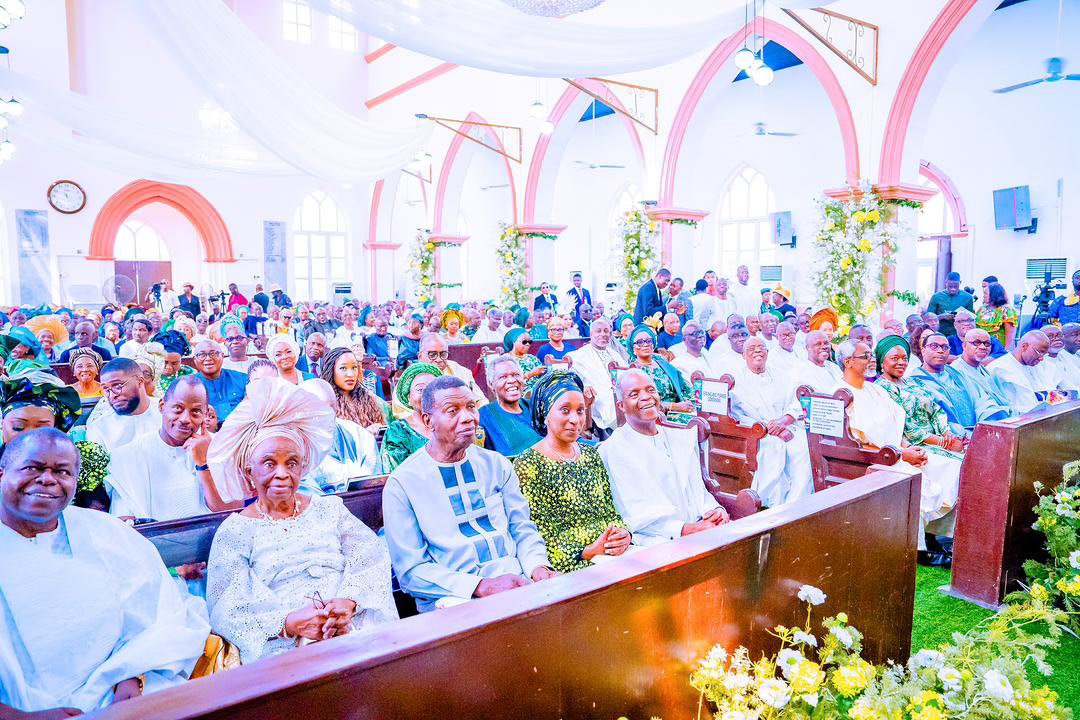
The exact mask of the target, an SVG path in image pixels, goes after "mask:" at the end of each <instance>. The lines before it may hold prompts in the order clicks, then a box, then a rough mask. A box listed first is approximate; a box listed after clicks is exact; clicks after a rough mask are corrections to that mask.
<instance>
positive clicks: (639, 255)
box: [618, 208, 660, 308]
mask: <svg viewBox="0 0 1080 720" xmlns="http://www.w3.org/2000/svg"><path fill="white" fill-rule="evenodd" d="M618 231H619V238H620V240H621V242H620V247H619V250H620V254H621V258H620V261H621V262H620V274H621V276H622V285H623V297H624V307H626V308H633V307H634V299H635V298H636V297H637V291H638V288H640V287H641V286H642V285H644V284H645V282H646V281H647V280H648V279H649V278H650V277H652V274H653V273H655V272H656V271H657V270H658V269H660V265H659V262H658V261H657V258H656V242H657V237H658V233H657V226H656V221H655V220H653V219H652V218H650V217H649V215H648V213H646V212H645V210H644V209H642V208H638V209H635V210H628V211H627V212H626V213H624V214H623V216H622V219H620V220H619V226H618Z"/></svg>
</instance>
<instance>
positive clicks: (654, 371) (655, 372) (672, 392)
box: [633, 357, 694, 425]
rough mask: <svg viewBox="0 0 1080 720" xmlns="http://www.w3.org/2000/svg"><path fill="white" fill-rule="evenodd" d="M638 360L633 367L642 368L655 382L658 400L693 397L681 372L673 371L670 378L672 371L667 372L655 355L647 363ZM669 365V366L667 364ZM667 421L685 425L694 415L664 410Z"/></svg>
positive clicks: (687, 399) (687, 400) (682, 399)
mask: <svg viewBox="0 0 1080 720" xmlns="http://www.w3.org/2000/svg"><path fill="white" fill-rule="evenodd" d="M639 362H640V361H635V363H634V365H633V367H636V368H640V369H641V370H644V371H645V372H646V373H647V374H648V375H649V377H651V378H652V379H653V382H655V383H656V391H657V392H658V393H660V401H661V402H664V403H676V402H689V401H690V400H691V399H692V398H693V390H692V389H691V388H690V386H689V385H687V384H686V381H685V380H684V379H683V377H682V373H680V372H678V371H677V370H676V371H675V373H674V375H675V378H672V373H669V372H667V370H665V369H664V367H663V366H662V365H661V364H660V362H661V361H658V360H657V358H656V357H653V361H652V363H651V364H649V365H640V364H639ZM669 367H670V366H669ZM665 416H666V417H667V420H668V422H671V423H675V424H677V425H686V424H687V423H688V422H690V418H692V417H694V415H693V413H683V412H665Z"/></svg>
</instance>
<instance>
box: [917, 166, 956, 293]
mask: <svg viewBox="0 0 1080 720" xmlns="http://www.w3.org/2000/svg"><path fill="white" fill-rule="evenodd" d="M919 187H925V188H931V189H933V190H937V195H935V196H934V197H932V198H930V199H929V200H927V201H926V202H924V203H923V206H922V209H920V210H919V241H918V242H917V243H915V292H916V294H917V295H918V296H919V297H920V298H923V299H926V298H929V297H930V295H932V294H933V293H934V291H935V290H936V289H937V288H939V287H941V284H940V282H939V279H938V275H939V274H940V273H939V267H938V257H939V255H940V254H941V249H942V248H941V245H942V240H943V239H945V238H948V237H949V236H950V235H952V231H953V227H954V225H953V212H952V208H950V207H949V203H948V202H947V201H946V200H945V192H944V190H943V189H942V188H941V187H940V186H939V185H938V184H937V183H936V182H934V181H933V180H932V179H930V178H929V177H926V176H925V175H923V176H921V177H920V178H919ZM947 269H948V268H946V270H947ZM940 280H941V281H942V282H943V281H944V278H941V279H940Z"/></svg>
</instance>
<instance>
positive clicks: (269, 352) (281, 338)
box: [266, 335, 300, 365]
mask: <svg viewBox="0 0 1080 720" xmlns="http://www.w3.org/2000/svg"><path fill="white" fill-rule="evenodd" d="M281 343H285V344H286V345H288V346H289V347H290V348H292V351H293V355H295V356H296V359H297V360H299V359H300V345H299V343H297V342H296V341H295V340H293V339H292V338H291V337H289V336H288V335H274V336H273V337H272V338H270V340H269V342H267V343H266V357H267V359H268V360H270V362H272V363H274V364H275V365H277V361H276V360H275V359H274V353H275V352H276V351H277V346H278V345H280V344H281Z"/></svg>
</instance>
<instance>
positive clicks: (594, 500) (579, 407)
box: [514, 371, 630, 572]
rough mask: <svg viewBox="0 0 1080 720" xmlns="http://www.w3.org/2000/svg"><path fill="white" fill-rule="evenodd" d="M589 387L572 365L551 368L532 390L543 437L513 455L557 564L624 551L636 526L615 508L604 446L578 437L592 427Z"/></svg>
mask: <svg viewBox="0 0 1080 720" xmlns="http://www.w3.org/2000/svg"><path fill="white" fill-rule="evenodd" d="M584 391H585V387H584V385H583V384H582V381H581V378H579V377H578V376H577V375H575V374H574V373H570V372H562V371H555V372H551V373H548V374H547V375H545V376H544V377H543V378H542V379H541V380H540V382H538V383H537V385H536V391H535V393H534V394H533V401H532V412H531V413H530V415H531V420H532V426H533V430H534V431H535V432H536V433H537V434H539V433H541V432H543V433H544V436H543V438H542V439H541V440H540V442H538V443H536V444H535V445H533V446H532V447H530V448H528V449H527V450H525V452H523V453H521V455H519V456H518V458H517V460H515V461H514V471H515V472H516V473H517V476H518V481H519V482H520V483H521V493H522V495H524V496H525V499H526V500H528V501H529V515H530V517H531V518H532V520H533V522H535V523H536V527H537V529H539V531H540V535H541V537H543V538H544V543H545V544H546V545H547V550H548V559H549V560H551V566H552V567H553V568H555V569H556V570H558V571H559V572H570V571H572V570H577V569H579V568H583V567H587V566H588V565H589V564H590V563H591V562H594V561H595V559H596V558H597V557H599V556H607V557H613V556H618V555H622V554H623V553H625V552H626V550H627V548H629V547H630V531H629V530H627V529H626V523H625V522H624V521H623V519H622V517H621V516H620V515H619V511H618V510H616V509H615V502H614V500H612V497H611V482H610V479H609V478H608V473H607V468H606V467H604V461H603V460H602V459H601V457H600V452H599V451H598V450H597V449H596V448H595V447H592V446H586V445H580V444H578V438H579V437H580V436H581V433H582V431H583V430H585V429H587V427H588V425H589V421H588V419H587V417H588V413H587V407H586V399H585V394H584Z"/></svg>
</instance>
